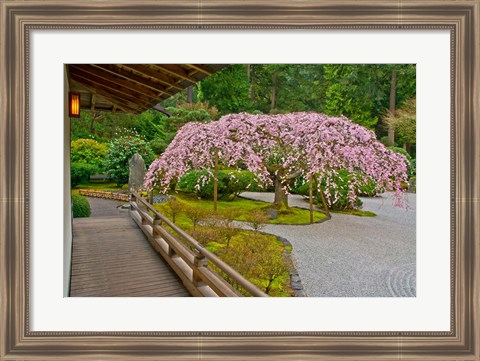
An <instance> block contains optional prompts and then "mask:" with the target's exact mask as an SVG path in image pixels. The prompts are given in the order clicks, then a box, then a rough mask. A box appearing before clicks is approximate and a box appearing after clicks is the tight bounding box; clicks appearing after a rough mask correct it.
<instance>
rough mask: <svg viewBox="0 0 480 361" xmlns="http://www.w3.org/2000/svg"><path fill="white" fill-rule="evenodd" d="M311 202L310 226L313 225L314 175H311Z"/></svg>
mask: <svg viewBox="0 0 480 361" xmlns="http://www.w3.org/2000/svg"><path fill="white" fill-rule="evenodd" d="M309 202H310V224H313V175H310V184H309Z"/></svg>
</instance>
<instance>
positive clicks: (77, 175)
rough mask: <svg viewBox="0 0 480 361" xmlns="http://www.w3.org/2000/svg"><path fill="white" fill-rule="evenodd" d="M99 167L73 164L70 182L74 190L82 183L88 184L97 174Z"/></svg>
mask: <svg viewBox="0 0 480 361" xmlns="http://www.w3.org/2000/svg"><path fill="white" fill-rule="evenodd" d="M96 171H97V167H96V166H95V165H91V164H86V163H72V164H71V165H70V182H71V184H72V188H74V187H76V186H78V185H79V184H81V183H87V182H88V181H89V179H90V176H91V175H92V174H95V172H96Z"/></svg>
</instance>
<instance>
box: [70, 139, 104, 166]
mask: <svg viewBox="0 0 480 361" xmlns="http://www.w3.org/2000/svg"><path fill="white" fill-rule="evenodd" d="M106 155H107V147H106V146H105V145H103V144H100V143H99V142H97V141H95V140H93V139H84V138H82V139H77V140H74V141H73V142H71V145H70V160H71V162H72V163H85V164H89V165H91V166H94V167H96V172H100V171H101V170H102V167H103V161H104V159H105V157H106Z"/></svg>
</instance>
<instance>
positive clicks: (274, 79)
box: [270, 73, 277, 112]
mask: <svg viewBox="0 0 480 361" xmlns="http://www.w3.org/2000/svg"><path fill="white" fill-rule="evenodd" d="M276 100H277V74H276V73H274V74H273V77H272V98H271V103H270V112H272V111H273V110H274V109H275V107H276Z"/></svg>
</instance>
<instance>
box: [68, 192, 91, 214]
mask: <svg viewBox="0 0 480 361" xmlns="http://www.w3.org/2000/svg"><path fill="white" fill-rule="evenodd" d="M91 212H92V211H91V209H90V204H89V203H88V201H87V199H86V198H85V197H82V196H80V195H72V213H73V218H81V217H90V214H91Z"/></svg>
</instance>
